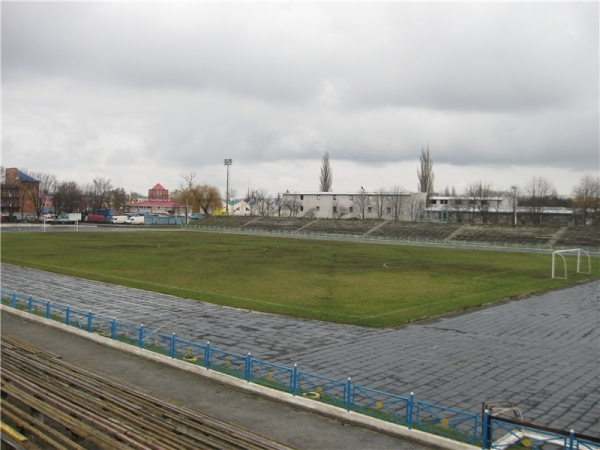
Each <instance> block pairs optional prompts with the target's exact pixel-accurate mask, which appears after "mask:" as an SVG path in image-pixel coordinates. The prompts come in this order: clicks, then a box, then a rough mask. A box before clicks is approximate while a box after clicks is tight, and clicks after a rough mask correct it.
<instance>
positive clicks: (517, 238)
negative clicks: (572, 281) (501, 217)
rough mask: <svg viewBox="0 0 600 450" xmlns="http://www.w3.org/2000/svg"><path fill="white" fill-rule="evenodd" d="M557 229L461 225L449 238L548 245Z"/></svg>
mask: <svg viewBox="0 0 600 450" xmlns="http://www.w3.org/2000/svg"><path fill="white" fill-rule="evenodd" d="M559 230H560V228H559V227H544V226H539V227H538V226H521V227H510V226H500V225H496V226H494V225H475V224H468V225H463V226H462V227H460V228H459V229H457V230H456V231H455V232H454V233H453V234H452V235H451V236H450V239H451V240H456V241H475V242H487V243H508V244H519V245H521V244H522V245H549V244H550V242H551V241H552V238H553V237H554V235H555V234H556V233H557V232H558V231H559Z"/></svg>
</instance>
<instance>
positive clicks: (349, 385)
mask: <svg viewBox="0 0 600 450" xmlns="http://www.w3.org/2000/svg"><path fill="white" fill-rule="evenodd" d="M351 405H352V380H351V379H350V377H348V382H347V383H346V411H348V412H350V406H351Z"/></svg>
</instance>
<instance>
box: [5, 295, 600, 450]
mask: <svg viewBox="0 0 600 450" xmlns="http://www.w3.org/2000/svg"><path fill="white" fill-rule="evenodd" d="M0 297H1V298H0V300H1V303H2V304H3V305H6V306H9V307H11V308H14V309H18V310H21V311H28V312H29V313H30V314H35V315H38V316H41V317H45V318H46V319H49V320H54V321H57V322H60V323H63V324H66V325H67V326H73V327H77V328H79V329H82V330H87V331H88V332H89V333H95V334H98V335H100V336H104V337H106V338H109V339H113V340H118V341H120V342H124V343H126V344H130V345H134V346H136V347H140V348H144V349H147V350H149V351H153V352H157V353H160V354H163V355H166V356H170V357H171V358H174V359H180V360H182V361H186V362H189V363H191V364H197V365H201V366H204V367H206V369H207V370H216V371H219V372H222V373H225V374H228V375H232V376H234V377H237V378H242V379H244V380H246V381H247V382H248V383H256V384H260V385H263V386H266V387H269V388H272V389H277V390H280V391H284V392H289V393H290V394H292V395H298V396H302V397H304V398H307V399H311V400H314V401H319V402H323V403H327V404H330V405H333V406H337V407H339V408H344V409H346V410H347V411H353V412H357V413H360V414H364V415H368V416H371V417H375V418H377V419H381V420H385V421H388V422H393V423H398V424H401V425H405V426H407V427H408V428H409V429H411V428H415V429H418V430H421V431H425V432H428V433H432V434H437V435H440V436H444V437H447V438H450V439H453V440H456V441H461V442H466V443H469V444H479V443H481V448H482V450H485V449H494V450H501V449H504V448H506V447H510V446H522V447H526V448H532V449H533V450H546V447H547V446H549V445H552V446H554V447H556V446H557V445H558V446H562V447H563V448H564V449H568V450H580V449H581V450H600V439H598V438H595V437H590V436H584V435H578V434H575V433H574V432H573V431H571V432H570V433H568V432H562V431H560V430H550V429H548V428H547V427H539V426H536V425H534V424H525V423H524V422H518V421H512V420H507V419H502V420H500V419H497V418H495V417H492V416H490V415H489V413H488V412H487V411H486V412H485V413H484V417H483V422H480V421H479V419H478V417H477V415H475V414H471V413H466V412H463V411H458V410H455V409H451V408H446V407H443V406H440V405H434V404H431V403H425V402H421V401H419V402H415V397H414V394H413V393H412V392H411V394H410V397H401V396H398V395H394V394H390V393H387V392H383V391H378V390H374V389H370V388H367V387H364V386H358V385H353V384H352V381H351V380H350V378H348V379H347V381H345V382H344V381H338V380H333V379H330V378H325V377H321V376H319V375H315V374H311V373H308V372H301V371H299V370H298V366H297V365H294V367H293V368H291V369H290V368H287V367H283V366H278V365H276V364H271V363H268V362H265V361H261V360H258V359H254V358H252V355H251V354H250V353H248V355H246V356H243V355H238V354H236V353H231V352H228V351H225V350H220V349H216V348H212V347H211V345H210V342H207V343H206V345H200V344H197V343H194V342H190V341H186V340H183V339H178V338H177V337H176V336H175V333H173V334H172V335H166V334H161V333H157V332H156V331H148V330H146V329H144V326H143V325H141V326H139V327H136V326H133V325H129V324H126V323H123V322H117V320H116V318H113V319H107V318H102V317H100V316H97V315H95V314H93V313H92V312H91V311H89V312H83V311H78V310H74V309H72V308H71V307H70V306H68V305H67V306H66V307H65V306H61V305H58V304H52V303H50V301H49V300H46V301H42V300H36V299H34V298H33V297H32V296H29V297H27V296H24V295H21V294H17V293H16V292H9V291H6V290H4V289H2V290H1V291H0ZM479 428H481V434H480V435H479V436H478V429H479Z"/></svg>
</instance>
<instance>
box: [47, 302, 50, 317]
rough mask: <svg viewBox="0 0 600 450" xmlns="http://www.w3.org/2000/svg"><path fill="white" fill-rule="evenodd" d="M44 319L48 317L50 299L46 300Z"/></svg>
mask: <svg viewBox="0 0 600 450" xmlns="http://www.w3.org/2000/svg"><path fill="white" fill-rule="evenodd" d="M46 319H50V300H46Z"/></svg>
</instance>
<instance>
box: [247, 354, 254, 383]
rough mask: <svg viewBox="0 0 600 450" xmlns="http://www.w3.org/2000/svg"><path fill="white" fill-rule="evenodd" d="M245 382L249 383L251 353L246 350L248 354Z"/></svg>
mask: <svg viewBox="0 0 600 450" xmlns="http://www.w3.org/2000/svg"><path fill="white" fill-rule="evenodd" d="M245 372H246V374H245V375H246V382H248V383H250V378H251V377H252V353H250V352H248V356H247V357H246V369H245Z"/></svg>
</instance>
